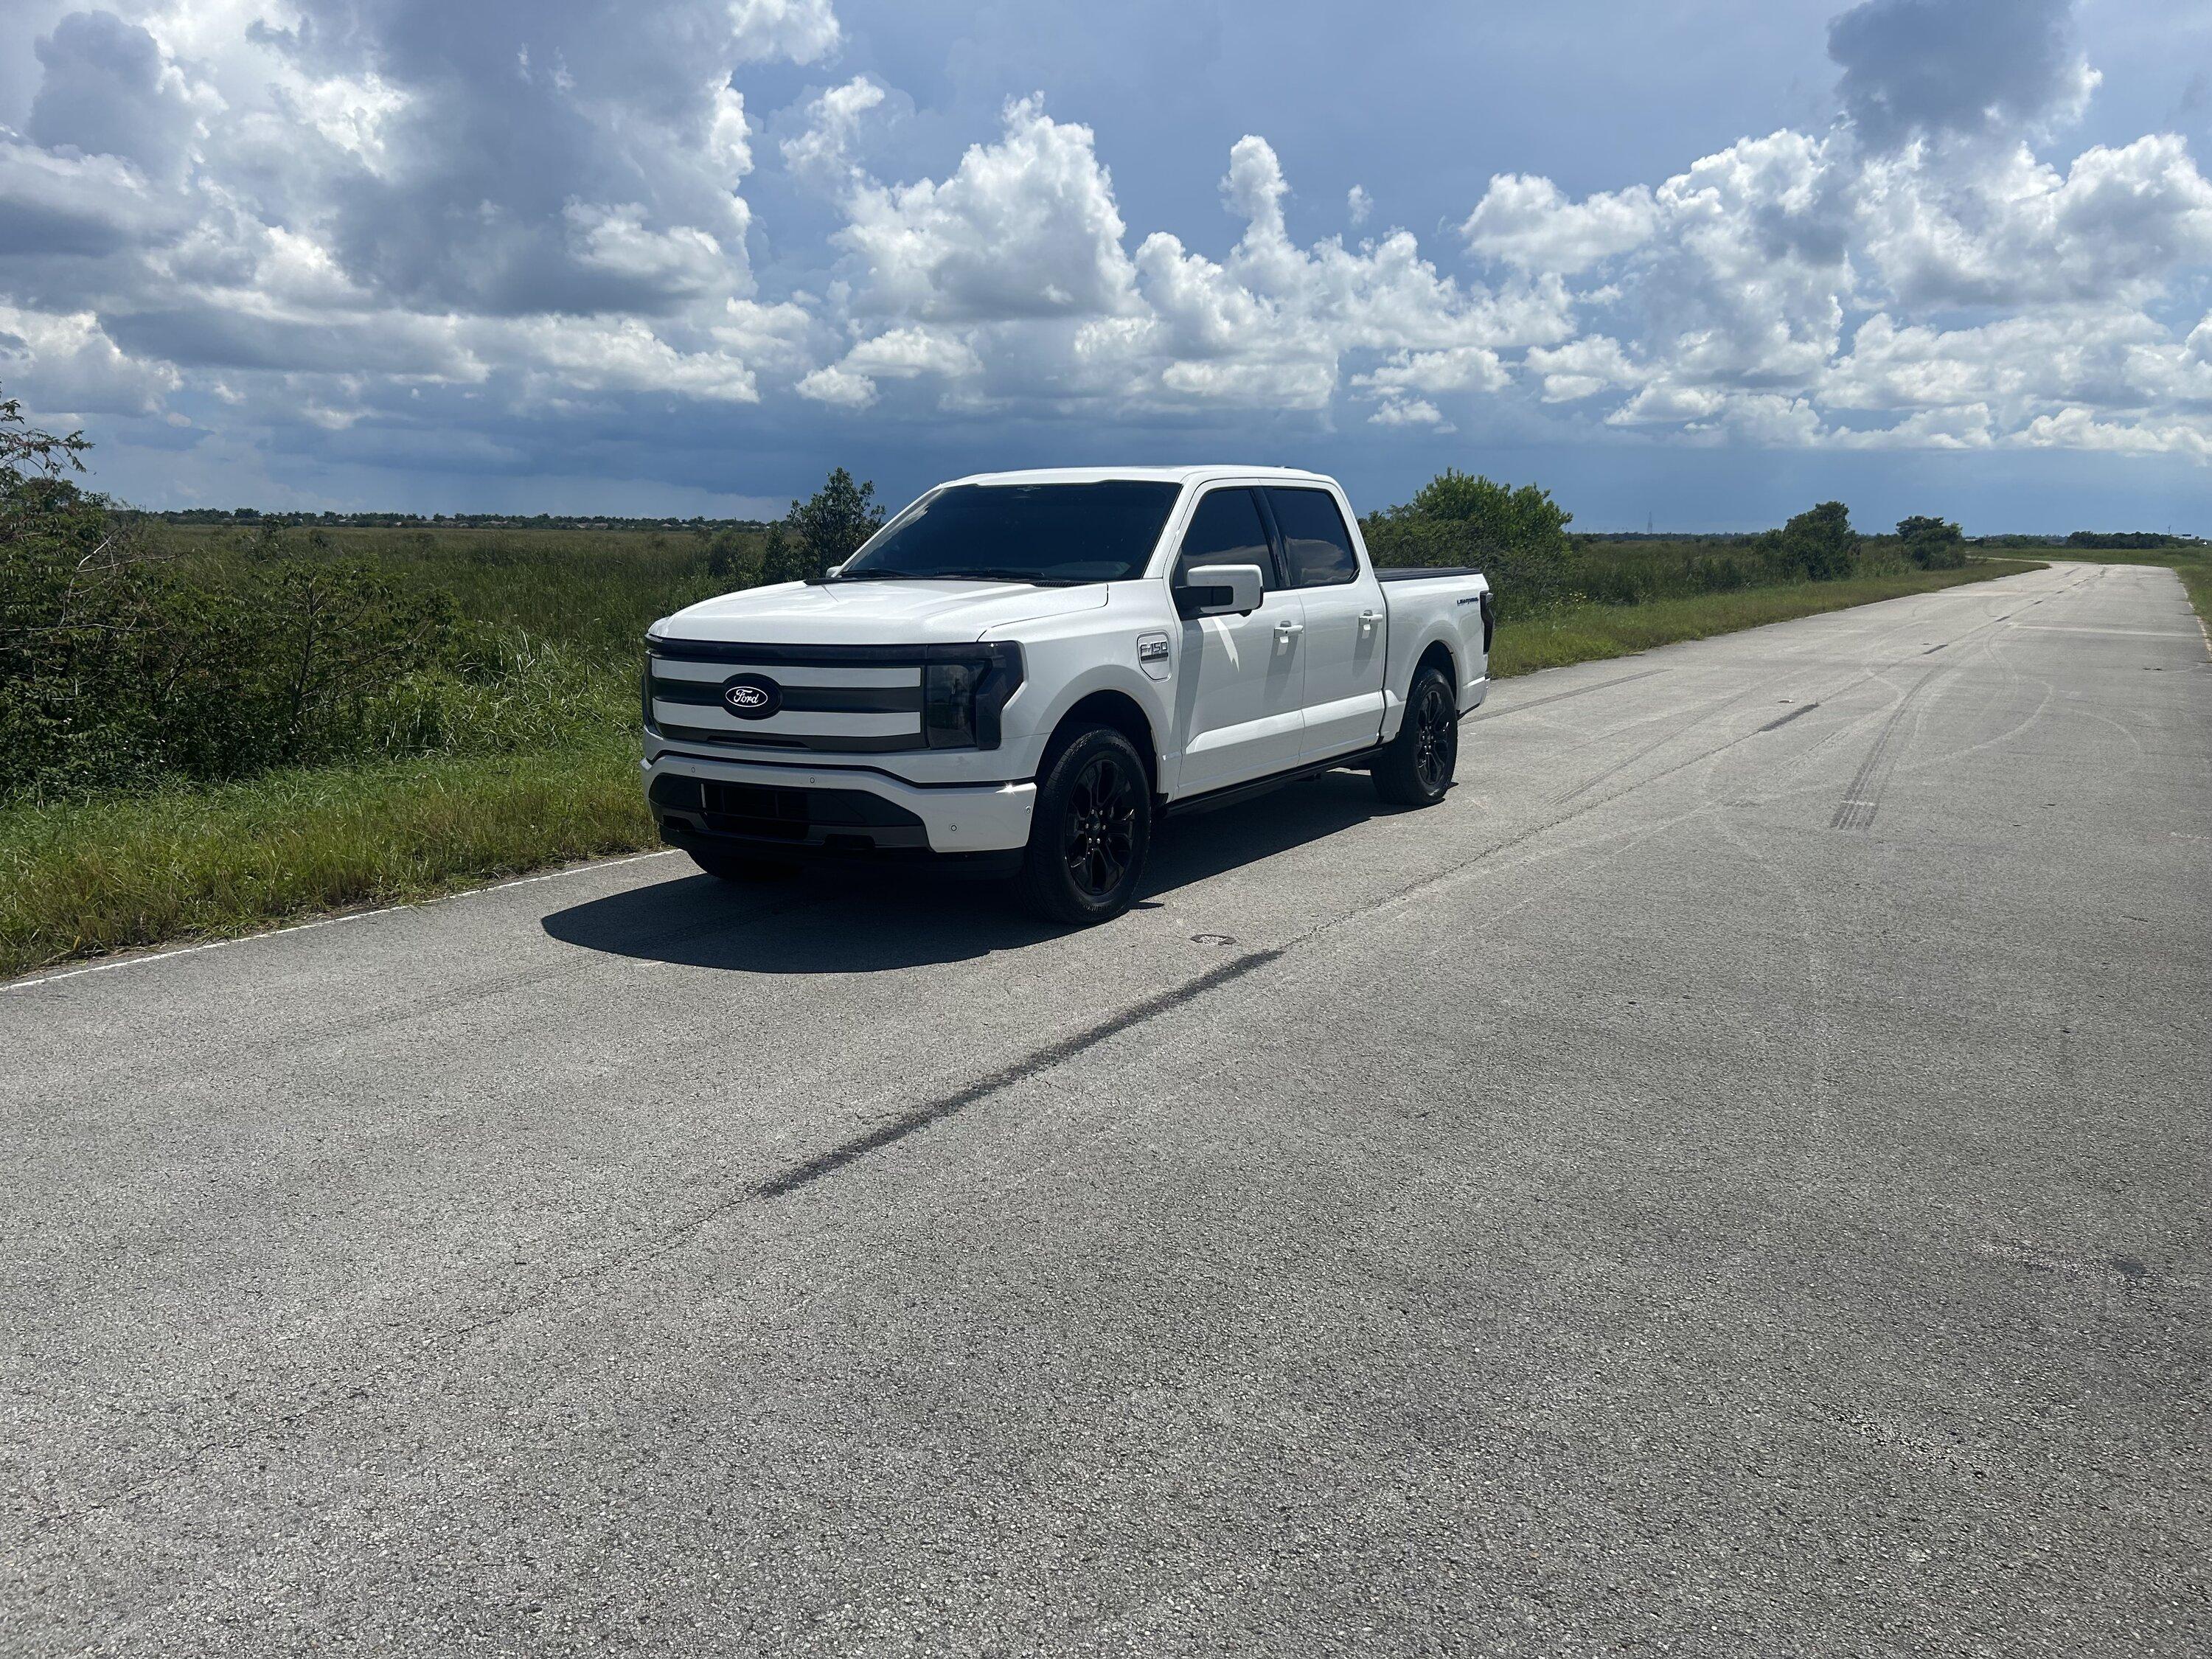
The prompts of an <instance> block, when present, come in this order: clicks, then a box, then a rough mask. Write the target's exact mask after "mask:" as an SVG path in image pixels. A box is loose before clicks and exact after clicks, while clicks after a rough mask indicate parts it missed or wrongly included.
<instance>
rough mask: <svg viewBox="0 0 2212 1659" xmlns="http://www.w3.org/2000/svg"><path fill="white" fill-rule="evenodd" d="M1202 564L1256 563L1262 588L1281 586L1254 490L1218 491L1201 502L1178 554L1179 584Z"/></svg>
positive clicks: (1177, 580) (1177, 582) (1176, 571)
mask: <svg viewBox="0 0 2212 1659" xmlns="http://www.w3.org/2000/svg"><path fill="white" fill-rule="evenodd" d="M1202 564H1256V565H1258V566H1259V567H1260V582H1261V586H1263V587H1274V586H1279V584H1278V583H1277V582H1276V580H1275V566H1274V561H1273V558H1272V557H1271V556H1270V555H1269V554H1268V551H1267V526H1265V525H1264V524H1262V523H1261V521H1260V504H1259V503H1258V502H1257V501H1254V500H1253V499H1252V492H1251V491H1250V490H1249V489H1216V490H1212V491H1211V492H1209V493H1208V494H1207V495H1206V496H1204V497H1203V498H1202V499H1201V500H1200V501H1199V504H1198V510H1197V511H1196V512H1195V513H1192V514H1191V515H1190V528H1189V529H1188V530H1186V531H1184V532H1182V551H1181V552H1180V553H1177V554H1176V563H1175V585H1176V586H1182V584H1183V579H1184V575H1185V574H1186V573H1187V572H1188V571H1190V570H1191V569H1193V568H1195V567H1197V566H1199V565H1202Z"/></svg>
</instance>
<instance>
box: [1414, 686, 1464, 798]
mask: <svg viewBox="0 0 2212 1659" xmlns="http://www.w3.org/2000/svg"><path fill="white" fill-rule="evenodd" d="M1413 712H1414V715H1415V718H1416V719H1417V720H1418V721H1419V725H1418V726H1417V727H1416V728H1415V733H1414V738H1413V775H1414V776H1415V777H1416V778H1418V779H1419V780H1420V785H1421V787H1422V789H1423V790H1424V791H1425V792H1427V793H1431V794H1438V795H1441V794H1442V793H1443V792H1444V786H1445V785H1447V784H1449V782H1450V781H1451V776H1452V767H1453V765H1454V763H1455V762H1456V761H1457V760H1458V758H1459V710H1458V709H1456V708H1453V707H1452V700H1451V693H1450V692H1449V691H1448V690H1445V689H1444V684H1443V681H1442V680H1434V679H1432V680H1428V681H1425V682H1424V683H1423V684H1422V686H1421V702H1420V706H1419V708H1416V709H1415V710H1414V711H1413Z"/></svg>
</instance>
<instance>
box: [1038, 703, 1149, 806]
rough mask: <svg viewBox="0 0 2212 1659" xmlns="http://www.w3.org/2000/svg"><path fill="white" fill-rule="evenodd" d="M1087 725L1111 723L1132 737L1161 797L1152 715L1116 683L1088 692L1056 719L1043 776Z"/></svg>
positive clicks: (1040, 770) (1040, 767)
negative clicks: (1115, 684) (1075, 734)
mask: <svg viewBox="0 0 2212 1659" xmlns="http://www.w3.org/2000/svg"><path fill="white" fill-rule="evenodd" d="M1085 726H1111V727H1112V728H1113V729H1114V730H1115V731H1117V732H1120V733H1121V735H1122V736H1123V737H1125V738H1128V740H1129V744H1130V747H1132V748H1133V749H1134V750H1136V751H1137V753H1138V755H1139V757H1140V758H1141V759H1142V760H1143V761H1144V763H1145V775H1146V779H1147V780H1148V781H1149V782H1150V783H1151V785H1152V793H1153V794H1154V795H1155V796H1157V795H1158V793H1160V749H1159V739H1158V735H1157V734H1156V733H1155V732H1154V731H1153V730H1152V717H1151V716H1150V715H1149V714H1146V712H1145V708H1144V705H1143V704H1142V703H1140V702H1138V701H1137V700H1136V698H1135V697H1133V696H1130V694H1129V693H1128V692H1127V691H1124V690H1121V689H1120V688H1119V687H1116V686H1100V687H1097V688H1096V689H1094V690H1090V691H1086V692H1085V693H1084V694H1083V695H1082V696H1079V697H1078V698H1077V699H1076V700H1075V701H1074V702H1073V703H1071V704H1069V705H1068V707H1067V708H1066V709H1065V710H1064V711H1063V712H1062V713H1061V714H1060V718H1059V719H1058V720H1054V722H1053V726H1052V734H1051V735H1050V736H1049V737H1048V738H1046V739H1045V745H1044V754H1043V757H1042V760H1041V761H1040V762H1039V763H1038V766H1037V775H1038V776H1039V777H1040V778H1042V776H1043V775H1044V774H1045V773H1046V772H1047V771H1048V770H1049V769H1051V766H1052V763H1053V761H1054V758H1055V757H1057V756H1058V755H1059V753H1060V750H1063V749H1065V748H1066V746H1067V744H1068V743H1069V742H1070V740H1071V739H1072V738H1073V735H1074V733H1075V732H1078V731H1079V730H1081V729H1082V728H1083V727H1085Z"/></svg>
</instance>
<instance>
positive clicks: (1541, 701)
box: [1468, 668, 1666, 726]
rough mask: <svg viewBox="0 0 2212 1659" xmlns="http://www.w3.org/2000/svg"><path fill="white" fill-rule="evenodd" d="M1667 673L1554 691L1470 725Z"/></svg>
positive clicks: (1658, 671)
mask: <svg viewBox="0 0 2212 1659" xmlns="http://www.w3.org/2000/svg"><path fill="white" fill-rule="evenodd" d="M1665 672H1666V670H1665V669H1663V668H1647V669H1645V670H1644V671H1643V672H1642V673H1640V674H1624V675H1622V676H1621V677H1620V678H1619V679H1617V680H1604V681H1601V682H1600V683H1599V684H1595V685H1578V686H1577V687H1576V688H1575V689H1574V690H1571V691H1554V692H1553V694H1552V695H1551V696H1548V697H1534V698H1532V699H1530V700H1529V701H1528V702H1516V703H1515V704H1514V705H1513V707H1512V708H1501V709H1499V710H1498V712H1497V713H1496V714H1477V715H1476V716H1475V717H1474V720H1469V721H1468V725H1470V726H1474V725H1478V724H1480V722H1482V721H1485V720H1504V719H1505V718H1506V717H1507V716H1508V715H1511V714H1527V713H1528V710H1530V709H1531V708H1542V707H1543V706H1544V705H1545V704H1546V703H1547V702H1565V701H1566V700H1567V699H1568V698H1569V697H1581V696H1588V695H1589V693H1591V692H1593V691H1610V690H1612V689H1613V687H1614V686H1616V685H1626V684H1629V682H1630V681H1632V680H1648V679H1650V678H1651V677H1652V676H1653V675H1654V674H1663V673H1665Z"/></svg>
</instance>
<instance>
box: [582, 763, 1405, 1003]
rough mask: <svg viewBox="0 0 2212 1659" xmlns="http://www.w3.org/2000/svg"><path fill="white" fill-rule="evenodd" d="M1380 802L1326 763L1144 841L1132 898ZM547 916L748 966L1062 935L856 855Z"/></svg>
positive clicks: (944, 955)
mask: <svg viewBox="0 0 2212 1659" xmlns="http://www.w3.org/2000/svg"><path fill="white" fill-rule="evenodd" d="M1388 810H1389V809H1388V808H1386V807H1384V806H1383V805H1381V804H1380V803H1379V802H1378V801H1377V800H1376V799H1375V792H1374V788H1373V787H1372V786H1371V785H1370V783H1369V782H1368V781H1367V780H1366V779H1365V778H1364V777H1355V776H1352V775H1348V774H1343V773H1336V774H1331V775H1328V776H1325V777H1322V778H1318V779H1315V780H1313V781H1310V782H1306V783H1301V784H1294V785H1292V786H1291V787H1288V788H1285V789H1283V790H1279V791H1277V792H1276V793H1273V794H1270V795H1265V796H1261V798H1259V799H1256V800H1253V801H1249V802H1247V803H1245V804H1244V805H1240V806H1231V807H1225V808H1224V809H1222V810H1221V811H1218V812H1208V813H1204V814H1201V815H1199V816H1197V817H1188V818H1178V819H1174V820H1171V821H1170V822H1168V823H1163V824H1161V825H1160V826H1159V828H1158V832H1157V833H1156V834H1155V836H1154V837H1153V841H1152V858H1151V860H1150V862H1149V864H1148V866H1147V867H1146V872H1145V883H1144V890H1143V893H1142V896H1140V897H1139V899H1138V901H1137V902H1138V905H1139V908H1143V907H1145V906H1147V905H1152V904H1157V903H1158V902H1160V899H1161V898H1162V896H1164V895H1166V894H1169V893H1172V892H1174V891H1176V890H1177V889H1179V888H1183V887H1188V886H1192V885H1194V884H1197V883H1199V882H1202V881H1206V880H1208V879H1210V878H1212V877H1215V876H1218V875H1220V874H1222V873H1224V872H1226V871H1230V870H1233V869H1237V868H1239V867H1241V866H1246V865H1252V864H1257V863H1260V862H1261V861H1263V860H1267V859H1269V858H1273V857H1275V856H1276V855H1278V854H1282V853H1286V852H1289V851H1290V850H1291V849H1292V848H1297V847H1303V846H1304V845H1306V844H1307V843H1308V842H1315V841H1319V840H1322V839H1323V838H1324V837H1326V836H1333V835H1335V834H1337V833H1339V832H1340V831H1341V830H1345V829H1351V828H1352V826H1354V825H1355V824H1358V823H1364V822H1365V821H1366V820H1367V819H1369V818H1370V817H1375V816H1376V815H1377V814H1378V813H1380V812H1383V811H1388ZM668 863H670V864H671V865H672V864H675V863H677V860H668ZM689 867H690V866H689V865H688V862H687V863H686V864H685V865H684V868H685V869H688V868H689ZM1107 925H1108V926H1109V927H1110V926H1112V925H1113V924H1111V923H1109V924H1107ZM544 928H545V932H546V933H548V934H549V935H550V936H551V937H552V938H554V939H559V940H561V941H562V943H563V944H567V945H577V946H579V947H580V948H582V949H584V950H587V951H606V952H608V953H610V954H611V955H615V956H624V957H638V958H641V959H642V960H646V961H652V962H668V963H678V964H680V965H682V966H684V967H690V968H715V969H729V970H732V971H735V972H738V973H750V974H873V973H883V972H885V971H887V970H889V969H896V968H915V967H921V966H926V965H927V964H930V963H952V962H969V961H973V960H975V958H977V957H986V956H988V955H990V954H991V953H992V952H994V951H1019V950H1025V949H1027V948H1029V947H1030V946H1031V945H1039V944H1042V943H1044V942H1046V941H1048V940H1050V939H1055V938H1057V937H1059V936H1060V933H1062V931H1063V930H1061V929H1059V928H1055V927H1050V926H1048V925H1047V924H1045V923H1043V922H1040V921H1035V920H1033V919H1032V918H1030V916H1029V915H1026V914H1025V913H1024V911H1023V910H1022V909H1021V908H1020V907H1019V906H1018V905H1017V904H1016V903H1015V902H1014V901H1013V898H1012V894H1011V893H1010V891H1009V890H1007V888H1006V884H1003V883H996V882H977V881H966V880H960V879H956V878H948V877H942V876H932V875H930V874H928V873H927V872H920V873H917V872H915V871H912V870H910V869H908V870H898V869H892V868H888V867H884V868H872V867H870V866H866V865H863V864H856V865H851V866H846V865H832V866H822V867H817V868H815V869H811V870H808V871H805V872H802V873H800V874H799V875H796V876H793V877H792V878H788V879H784V880H775V881H768V882H763V883H759V884H731V883H726V882H720V881H716V880H715V879H714V878H712V877H709V876H703V875H675V876H672V877H671V879H668V880H665V881H657V882H654V883H653V884H651V885H649V886H644V887H634V888H631V889H629V890H627V891H624V892H620V893H611V894H609V895H608V896H606V897H605V898H599V899H592V900H590V901H588V902H585V903H582V904H578V905H574V906H571V907H570V908H568V909H566V910H556V911H555V912H554V913H553V914H552V915H550V916H547V917H546V918H545V920H544Z"/></svg>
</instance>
